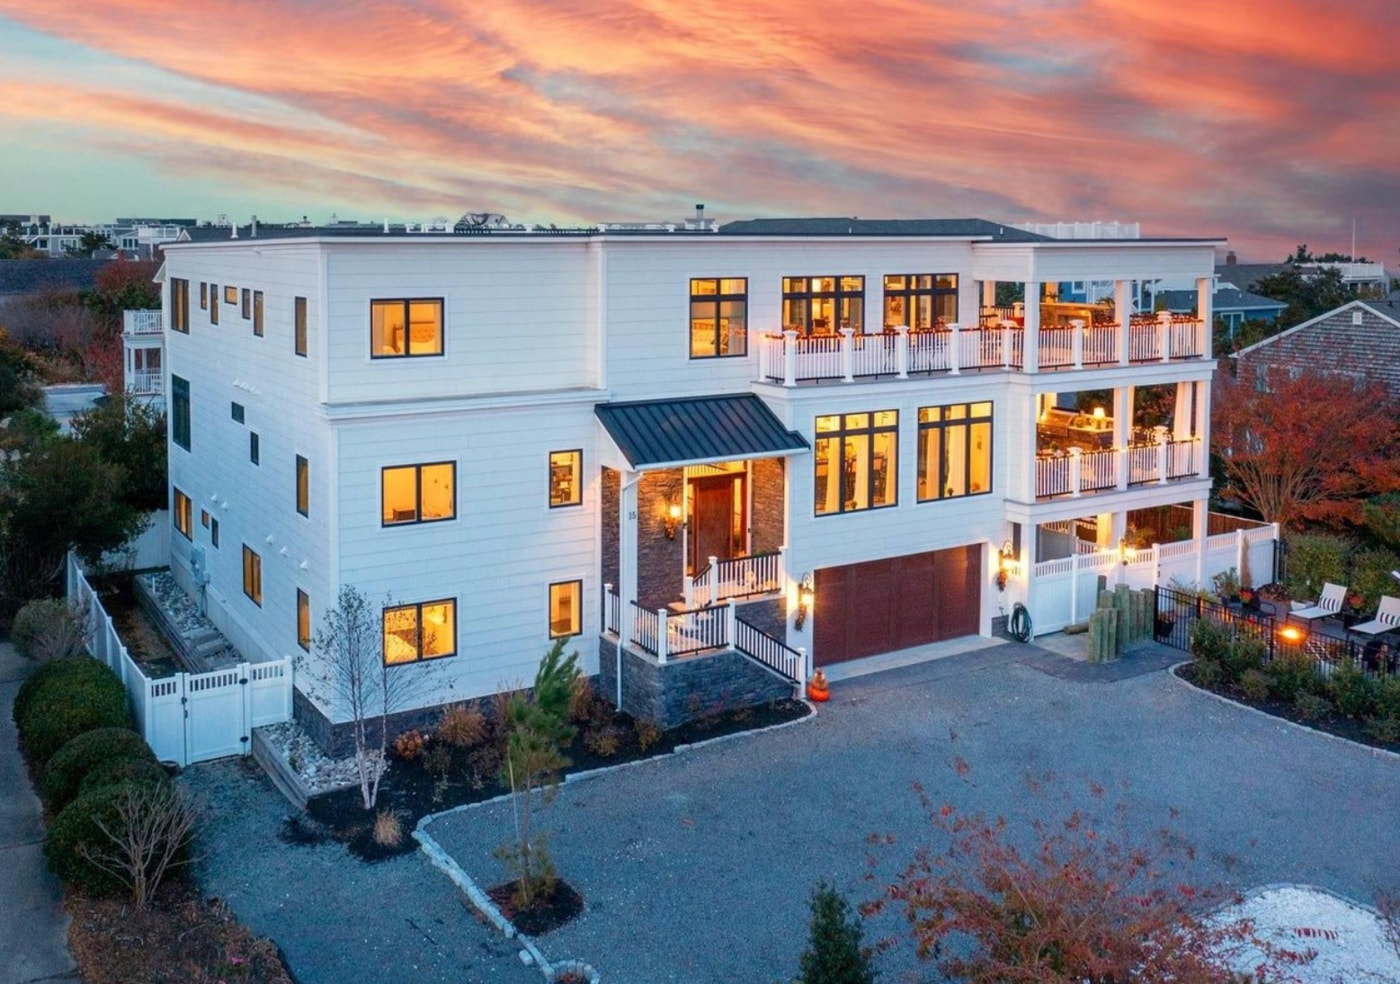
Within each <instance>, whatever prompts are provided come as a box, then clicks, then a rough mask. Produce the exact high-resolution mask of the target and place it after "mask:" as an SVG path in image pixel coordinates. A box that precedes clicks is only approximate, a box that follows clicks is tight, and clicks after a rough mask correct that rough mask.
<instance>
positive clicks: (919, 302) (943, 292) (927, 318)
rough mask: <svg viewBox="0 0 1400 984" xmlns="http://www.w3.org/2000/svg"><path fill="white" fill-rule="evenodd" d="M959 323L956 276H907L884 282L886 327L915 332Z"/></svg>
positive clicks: (944, 274)
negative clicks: (902, 326) (907, 329)
mask: <svg viewBox="0 0 1400 984" xmlns="http://www.w3.org/2000/svg"><path fill="white" fill-rule="evenodd" d="M957 320H958V275H957V274H956V273H910V274H898V275H895V276H891V277H886V278H885V327H886V328H893V327H895V326H896V325H908V326H909V327H910V328H913V329H914V330H916V331H918V330H920V329H929V328H933V327H936V326H937V325H947V324H952V323H954V322H956V321H957Z"/></svg>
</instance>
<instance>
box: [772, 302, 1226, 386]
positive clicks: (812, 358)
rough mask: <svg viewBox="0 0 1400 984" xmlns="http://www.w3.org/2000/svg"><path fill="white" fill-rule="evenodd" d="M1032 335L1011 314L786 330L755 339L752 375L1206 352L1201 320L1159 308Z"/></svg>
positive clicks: (1039, 366)
mask: <svg viewBox="0 0 1400 984" xmlns="http://www.w3.org/2000/svg"><path fill="white" fill-rule="evenodd" d="M1035 339H1036V345H1035V346H1034V347H1033V348H1031V349H1030V350H1029V351H1028V348H1030V347H1029V346H1028V345H1027V333H1026V330H1025V329H1024V328H1023V327H1021V326H1020V325H1018V324H1016V323H1014V322H1011V321H1003V322H1002V323H1001V324H999V325H978V326H975V327H967V328H964V327H962V326H960V325H948V326H947V327H945V328H935V329H931V330H920V331H912V330H910V329H909V328H906V327H904V326H903V325H901V326H899V327H897V328H895V329H893V330H891V331H885V332H881V333H879V334H860V333H857V332H855V331H854V330H853V329H850V328H842V329H841V330H840V331H839V332H838V333H837V334H834V335H809V336H801V335H799V334H798V333H797V332H796V331H792V330H788V331H785V332H782V333H781V334H768V335H764V336H762V337H761V338H760V339H759V345H758V376H759V379H761V380H770V381H773V382H778V383H781V384H783V385H784V386H796V385H797V384H799V383H807V382H820V381H824V380H839V381H841V382H845V383H853V382H855V381H856V380H858V379H861V380H863V379H873V378H878V377H894V378H896V379H907V378H908V377H909V376H910V375H931V374H933V373H948V374H949V375H954V376H955V375H957V374H959V373H960V372H963V371H966V370H978V371H984V370H998V369H1000V370H1003V371H1007V372H1046V371H1052V370H1061V371H1062V370H1073V369H1093V368H1103V367H1108V366H1120V365H1133V364H1142V363H1147V362H1175V361H1181V360H1186V359H1198V358H1201V357H1202V355H1203V353H1204V351H1205V332H1204V324H1203V323H1202V322H1201V321H1197V320H1195V319H1183V318H1177V317H1173V316H1172V315H1170V314H1165V313H1164V314H1162V315H1160V316H1158V317H1156V318H1154V319H1153V320H1150V321H1148V320H1140V319H1138V318H1134V319H1133V320H1131V321H1130V322H1129V324H1128V330H1127V332H1126V333H1125V332H1124V331H1123V326H1122V325H1121V324H1115V323H1095V324H1086V323H1085V322H1083V321H1074V322H1072V323H1070V324H1068V325H1053V326H1046V327H1043V328H1040V329H1039V330H1038V331H1037V332H1036V335H1035ZM1125 349H1126V351H1125Z"/></svg>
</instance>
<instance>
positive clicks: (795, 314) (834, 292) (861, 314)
mask: <svg viewBox="0 0 1400 984" xmlns="http://www.w3.org/2000/svg"><path fill="white" fill-rule="evenodd" d="M783 327H784V328H792V329H794V330H795V331H797V332H798V333H799V334H802V335H833V334H835V333H836V332H837V331H838V330H840V329H842V328H851V329H854V330H855V331H856V332H857V333H859V332H861V331H862V330H864V327H865V278H864V277H784V278H783Z"/></svg>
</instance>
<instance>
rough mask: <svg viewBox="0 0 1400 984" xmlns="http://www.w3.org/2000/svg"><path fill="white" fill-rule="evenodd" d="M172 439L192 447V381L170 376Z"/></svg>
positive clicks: (185, 446) (187, 448)
mask: <svg viewBox="0 0 1400 984" xmlns="http://www.w3.org/2000/svg"><path fill="white" fill-rule="evenodd" d="M170 440H172V441H174V442H175V443H176V444H178V445H179V446H180V447H182V448H184V449H185V450H186V451H188V450H189V449H190V381H189V380H188V379H182V378H181V377H179V376H176V375H173V374H172V375H171V377H170Z"/></svg>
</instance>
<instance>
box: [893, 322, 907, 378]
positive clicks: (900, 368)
mask: <svg viewBox="0 0 1400 984" xmlns="http://www.w3.org/2000/svg"><path fill="white" fill-rule="evenodd" d="M894 331H895V336H894V372H895V375H896V376H897V377H898V378H900V379H908V378H909V326H908V325H896V326H895V329H894Z"/></svg>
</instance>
